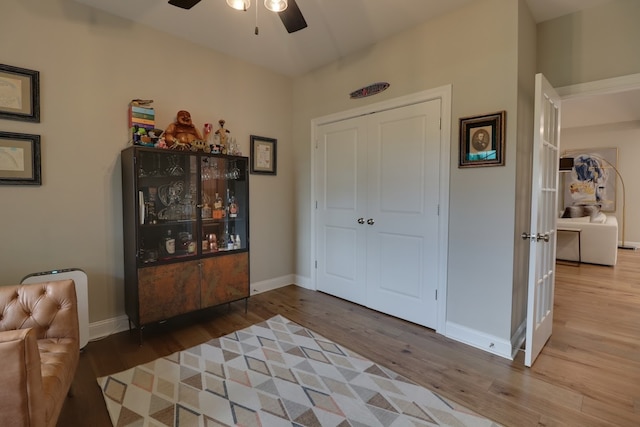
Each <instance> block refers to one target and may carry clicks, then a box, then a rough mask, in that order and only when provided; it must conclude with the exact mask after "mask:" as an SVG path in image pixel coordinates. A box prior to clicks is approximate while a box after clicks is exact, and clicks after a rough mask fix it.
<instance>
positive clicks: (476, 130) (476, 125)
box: [458, 111, 507, 168]
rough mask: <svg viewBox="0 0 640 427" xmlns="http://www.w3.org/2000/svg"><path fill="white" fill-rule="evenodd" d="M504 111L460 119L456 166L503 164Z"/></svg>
mask: <svg viewBox="0 0 640 427" xmlns="http://www.w3.org/2000/svg"><path fill="white" fill-rule="evenodd" d="M506 114H507V113H506V111H499V112H497V113H493V114H487V115H484V116H473V117H464V118H461V119H460V162H459V164H458V167H460V168H470V167H480V166H504V145H505V141H504V140H505V125H506Z"/></svg>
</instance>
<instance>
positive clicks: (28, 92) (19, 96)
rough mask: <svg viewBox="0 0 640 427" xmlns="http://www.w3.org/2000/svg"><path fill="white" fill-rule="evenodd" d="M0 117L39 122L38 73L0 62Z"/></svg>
mask: <svg viewBox="0 0 640 427" xmlns="http://www.w3.org/2000/svg"><path fill="white" fill-rule="evenodd" d="M0 119H9V120H21V121H26V122H36V123H39V122H40V73H39V72H38V71H34V70H27V69H25V68H18V67H12V66H11V65H4V64H0Z"/></svg>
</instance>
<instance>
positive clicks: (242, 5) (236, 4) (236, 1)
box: [227, 0, 251, 11]
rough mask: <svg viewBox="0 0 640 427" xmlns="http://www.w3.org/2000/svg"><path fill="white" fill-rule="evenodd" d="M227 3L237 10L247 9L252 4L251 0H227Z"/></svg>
mask: <svg viewBox="0 0 640 427" xmlns="http://www.w3.org/2000/svg"><path fill="white" fill-rule="evenodd" d="M227 4H228V5H229V6H231V7H232V8H234V9H235V10H245V11H246V10H247V9H249V6H251V0H227Z"/></svg>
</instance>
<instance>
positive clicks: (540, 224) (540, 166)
mask: <svg viewBox="0 0 640 427" xmlns="http://www.w3.org/2000/svg"><path fill="white" fill-rule="evenodd" d="M535 91H536V92H535V111H534V137H533V153H532V156H533V165H532V166H533V167H532V179H531V230H530V231H529V233H523V235H522V237H523V238H525V239H527V240H529V244H530V245H531V247H530V254H529V284H528V286H529V291H528V302H527V335H526V344H525V360H524V363H525V365H526V366H531V365H532V364H533V362H534V361H535V360H536V357H538V354H540V351H542V348H543V347H544V345H545V343H546V342H547V340H548V339H549V337H550V336H551V331H552V326H553V293H554V287H555V252H556V218H557V209H558V159H559V149H560V97H559V96H558V94H557V93H556V91H555V90H554V89H553V87H551V85H550V84H549V82H548V81H547V79H545V78H544V76H543V75H542V74H537V75H536V88H535Z"/></svg>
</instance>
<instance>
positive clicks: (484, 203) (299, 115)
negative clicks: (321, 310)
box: [293, 0, 534, 340]
mask: <svg viewBox="0 0 640 427" xmlns="http://www.w3.org/2000/svg"><path fill="white" fill-rule="evenodd" d="M518 6H519V2H513V1H511V0H479V1H477V2H473V3H472V4H470V5H468V6H466V7H464V8H462V9H460V10H458V11H456V12H454V13H451V14H449V15H446V16H443V17H441V18H438V19H436V20H434V21H431V22H429V23H426V24H423V25H421V26H418V27H416V28H414V29H411V30H408V31H406V32H404V33H402V34H400V35H398V36H396V37H392V38H390V39H388V40H386V41H384V42H382V43H379V44H377V45H375V46H373V47H371V48H369V49H366V50H364V51H361V52H359V53H358V54H355V55H351V56H349V57H347V58H345V59H343V60H341V61H338V62H336V63H333V64H331V65H329V66H327V67H324V68H322V69H319V70H317V71H315V72H312V73H309V74H308V75H305V76H303V77H301V78H298V79H296V81H295V84H294V120H293V123H294V128H293V140H294V160H295V162H296V182H297V184H296V185H297V187H296V195H297V196H296V197H297V199H296V203H297V213H298V215H297V218H298V224H297V235H298V247H297V266H298V271H297V273H298V275H299V276H300V277H301V278H302V279H303V280H306V281H307V283H310V284H311V283H313V277H312V268H311V265H312V261H311V259H310V257H311V248H310V242H311V232H312V228H313V227H312V224H310V207H311V205H312V201H311V200H310V197H309V195H310V192H311V189H310V185H311V182H310V174H309V171H310V170H311V164H310V161H311V150H310V147H311V141H310V132H311V131H310V121H311V119H313V118H315V117H321V116H324V115H328V114H331V113H336V112H340V111H344V110H348V109H352V108H355V107H359V106H362V105H365V104H369V103H375V102H379V101H382V100H385V99H390V98H394V97H398V96H402V95H407V94H410V93H414V92H418V91H421V90H426V89H430V88H435V87H439V86H442V85H446V84H452V85H453V101H452V104H453V105H452V108H453V111H452V129H451V135H452V142H451V177H450V207H449V211H450V222H449V232H450V234H449V255H448V256H449V267H448V275H449V282H448V296H447V298H448V300H447V301H448V304H447V319H448V321H450V322H453V323H456V324H458V325H460V326H463V327H466V328H470V329H473V330H476V331H483V332H484V333H486V334H490V335H493V336H497V337H500V338H503V339H505V340H508V339H509V338H510V334H511V316H512V314H511V303H512V285H513V270H514V268H513V251H514V238H513V236H514V227H515V223H514V221H515V214H514V210H515V201H516V191H515V190H516V187H515V180H516V157H517V152H518V148H517V146H518V145H519V142H518V132H517V127H518V119H517V117H518V85H519V81H518V72H519V65H518V55H517V49H518V35H517V34H518ZM479 22H481V23H482V25H481V26H479V25H478V23H479ZM480 28H481V29H482V31H479V29H480ZM529 31H531V29H529ZM527 43H530V42H527ZM530 55H531V56H533V55H534V52H533V51H532V52H530ZM376 81H387V82H389V83H390V84H391V86H390V88H389V89H388V90H387V91H385V92H383V93H382V94H381V95H378V96H375V97H370V98H365V99H362V100H357V101H354V100H350V99H349V97H348V94H349V92H351V91H352V90H355V89H357V88H359V87H362V86H364V85H366V84H369V83H373V82H376ZM529 82H530V84H533V74H531V76H530V79H529ZM499 110H506V111H507V135H506V140H507V144H506V165H505V166H503V167H489V168H471V169H459V168H458V167H457V166H458V153H459V150H458V142H457V141H458V119H459V118H460V117H464V116H471V115H479V114H486V113H491V112H495V111H499Z"/></svg>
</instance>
